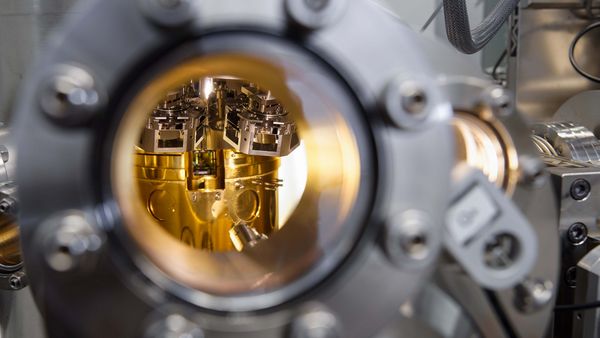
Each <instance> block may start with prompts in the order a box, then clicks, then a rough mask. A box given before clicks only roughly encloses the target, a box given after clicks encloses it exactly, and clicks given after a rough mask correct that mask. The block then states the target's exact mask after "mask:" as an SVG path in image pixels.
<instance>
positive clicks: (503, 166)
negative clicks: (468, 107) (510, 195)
mask: <svg viewBox="0 0 600 338" xmlns="http://www.w3.org/2000/svg"><path fill="white" fill-rule="evenodd" d="M452 125H453V126H454V130H455V133H456V142H457V154H456V156H457V160H458V162H464V163H466V164H468V165H470V166H472V167H474V168H477V169H480V170H481V171H482V172H483V173H484V174H485V175H486V176H487V178H488V179H489V180H490V181H491V182H492V183H494V184H495V185H496V186H497V187H499V188H503V189H505V190H511V189H512V188H513V187H509V186H508V184H509V182H510V180H509V179H508V177H507V176H508V175H509V174H510V167H509V163H508V160H509V156H508V154H507V151H506V148H507V145H508V146H509V147H512V144H511V143H512V142H511V141H510V140H503V139H502V137H501V136H500V135H501V133H499V132H497V131H496V128H497V126H498V124H496V127H495V126H494V124H492V123H489V122H487V121H485V120H484V119H482V118H480V117H478V116H476V115H474V114H470V113H464V112H457V113H456V114H455V116H454V119H453V120H452ZM503 134H505V135H506V132H504V133H503Z"/></svg>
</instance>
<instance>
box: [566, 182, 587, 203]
mask: <svg viewBox="0 0 600 338" xmlns="http://www.w3.org/2000/svg"><path fill="white" fill-rule="evenodd" d="M591 191H592V186H591V185H590V182H588V181H587V180H585V179H583V178H578V179H576V180H575V181H573V183H572V184H571V189H570V192H571V197H572V198H573V199H574V200H576V201H583V200H584V199H586V198H588V196H589V195H590V192H591Z"/></svg>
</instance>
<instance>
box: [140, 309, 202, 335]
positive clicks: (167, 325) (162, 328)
mask: <svg viewBox="0 0 600 338" xmlns="http://www.w3.org/2000/svg"><path fill="white" fill-rule="evenodd" d="M144 337H146V338H183V337H185V338H204V332H203V331H202V329H201V328H200V327H199V326H198V325H196V324H195V323H193V322H191V321H190V320H188V319H187V318H185V317H184V316H183V315H181V314H178V313H173V314H169V315H167V316H165V317H164V318H161V319H159V320H158V321H156V322H154V323H153V324H152V325H150V326H149V327H148V328H147V329H146V332H145V334H144Z"/></svg>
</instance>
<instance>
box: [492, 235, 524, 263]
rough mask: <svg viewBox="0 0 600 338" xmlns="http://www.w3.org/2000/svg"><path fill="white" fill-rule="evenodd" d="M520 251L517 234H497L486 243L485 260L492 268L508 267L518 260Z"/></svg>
mask: <svg viewBox="0 0 600 338" xmlns="http://www.w3.org/2000/svg"><path fill="white" fill-rule="evenodd" d="M519 251H520V245H519V241H518V240H517V238H516V237H515V236H513V235H510V234H504V233H503V234H496V235H494V236H493V237H492V238H491V239H490V240H489V241H488V242H487V243H486V244H485V248H484V256H483V257H484V262H485V264H486V265H487V266H488V267H490V268H492V269H496V270H503V269H507V268H509V267H511V266H513V265H514V264H515V262H516V261H517V259H518V256H519Z"/></svg>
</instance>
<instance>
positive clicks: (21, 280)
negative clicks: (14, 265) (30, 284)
mask: <svg viewBox="0 0 600 338" xmlns="http://www.w3.org/2000/svg"><path fill="white" fill-rule="evenodd" d="M8 285H9V286H10V288H11V289H13V290H21V289H22V288H24V287H25V286H27V275H25V273H24V272H23V271H19V272H15V273H13V274H12V275H11V276H10V277H9V278H8Z"/></svg>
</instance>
